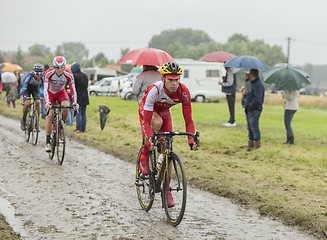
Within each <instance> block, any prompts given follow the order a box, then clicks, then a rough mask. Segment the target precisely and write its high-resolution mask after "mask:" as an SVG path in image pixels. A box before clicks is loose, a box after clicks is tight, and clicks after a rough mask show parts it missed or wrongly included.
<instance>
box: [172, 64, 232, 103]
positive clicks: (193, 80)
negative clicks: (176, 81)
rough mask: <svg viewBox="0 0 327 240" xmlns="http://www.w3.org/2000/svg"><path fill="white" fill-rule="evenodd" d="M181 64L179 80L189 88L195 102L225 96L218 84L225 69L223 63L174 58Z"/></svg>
mask: <svg viewBox="0 0 327 240" xmlns="http://www.w3.org/2000/svg"><path fill="white" fill-rule="evenodd" d="M175 61H176V62H177V63H178V64H180V65H181V68H182V70H183V75H182V77H181V82H182V83H183V84H184V85H185V86H186V87H187V88H188V89H189V90H190V93H191V98H192V100H193V101H196V102H205V101H206V100H210V101H211V100H218V99H220V98H225V96H226V95H225V93H223V92H222V91H221V85H219V84H218V82H219V80H221V77H222V76H224V75H225V73H226V71H225V68H224V66H223V63H214V62H203V61H197V60H192V59H175Z"/></svg>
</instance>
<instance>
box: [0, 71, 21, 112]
mask: <svg viewBox="0 0 327 240" xmlns="http://www.w3.org/2000/svg"><path fill="white" fill-rule="evenodd" d="M1 79H2V83H3V90H4V91H6V92H7V94H6V101H7V107H8V108H10V104H11V103H12V106H13V108H16V102H15V101H16V99H17V97H18V92H17V88H16V82H17V79H16V76H15V74H13V73H12V72H4V73H2V74H1Z"/></svg>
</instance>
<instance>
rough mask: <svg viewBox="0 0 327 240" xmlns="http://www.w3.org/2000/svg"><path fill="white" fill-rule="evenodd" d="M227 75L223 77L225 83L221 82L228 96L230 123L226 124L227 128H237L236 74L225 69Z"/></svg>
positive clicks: (229, 69)
mask: <svg viewBox="0 0 327 240" xmlns="http://www.w3.org/2000/svg"><path fill="white" fill-rule="evenodd" d="M225 69H226V75H225V76H223V81H222V82H219V84H220V85H221V86H222V88H221V90H222V92H224V93H225V94H226V99H227V103H228V109H229V121H228V122H227V123H224V124H223V126H225V127H236V122H235V94H236V83H237V81H236V73H235V72H234V70H233V69H231V68H229V67H225Z"/></svg>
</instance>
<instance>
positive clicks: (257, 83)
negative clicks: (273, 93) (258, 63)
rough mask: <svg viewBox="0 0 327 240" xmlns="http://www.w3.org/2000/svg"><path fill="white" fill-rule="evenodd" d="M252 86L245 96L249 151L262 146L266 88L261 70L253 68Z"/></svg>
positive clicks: (251, 72)
mask: <svg viewBox="0 0 327 240" xmlns="http://www.w3.org/2000/svg"><path fill="white" fill-rule="evenodd" d="M249 79H250V81H251V87H250V89H249V90H248V93H247V95H246V98H245V114H246V121H247V128H248V137H249V139H248V147H247V149H246V150H247V151H252V150H256V149H258V148H260V146H261V145H260V140H261V135H260V129H259V118H260V115H261V112H262V105H263V101H264V96H265V88H264V86H263V84H262V82H261V80H260V78H259V71H258V70H257V69H251V70H250V74H249Z"/></svg>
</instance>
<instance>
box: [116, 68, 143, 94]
mask: <svg viewBox="0 0 327 240" xmlns="http://www.w3.org/2000/svg"><path fill="white" fill-rule="evenodd" d="M138 75H139V73H130V74H128V75H126V76H128V79H127V80H126V81H125V83H123V84H121V85H120V88H119V91H118V96H119V97H120V98H122V99H125V100H134V99H136V98H135V97H134V95H133V83H134V82H135V80H136V77H137V76H138Z"/></svg>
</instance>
